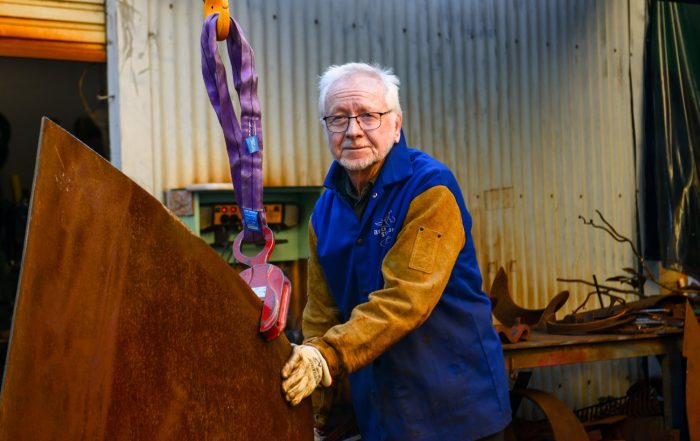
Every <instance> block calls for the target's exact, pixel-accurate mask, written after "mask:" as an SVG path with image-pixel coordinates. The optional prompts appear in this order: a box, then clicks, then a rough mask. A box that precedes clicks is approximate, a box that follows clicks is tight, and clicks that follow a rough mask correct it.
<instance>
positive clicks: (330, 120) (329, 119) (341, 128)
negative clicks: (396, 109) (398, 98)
mask: <svg viewBox="0 0 700 441" xmlns="http://www.w3.org/2000/svg"><path fill="white" fill-rule="evenodd" d="M389 112H391V109H389V110H387V111H386V112H365V113H360V114H359V115H356V116H341V115H331V116H324V117H323V118H321V119H322V120H323V122H325V123H326V128H327V129H328V131H329V132H332V133H343V132H345V131H346V130H347V129H348V127H349V126H350V120H351V119H353V118H354V119H355V120H357V124H359V125H360V128H361V129H362V130H374V129H378V128H379V127H380V126H381V125H382V116H384V115H386V114H387V113H389Z"/></svg>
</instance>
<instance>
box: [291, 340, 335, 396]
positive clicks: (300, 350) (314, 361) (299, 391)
mask: <svg viewBox="0 0 700 441" xmlns="http://www.w3.org/2000/svg"><path fill="white" fill-rule="evenodd" d="M282 378H283V379H284V380H283V381H282V390H283V391H284V398H285V399H286V400H287V401H289V403H291V404H292V406H296V405H297V404H299V403H300V402H301V400H303V399H304V398H306V397H308V396H309V395H311V392H313V391H314V389H316V387H318V385H319V384H322V385H323V386H326V387H328V386H330V385H331V383H332V382H333V380H332V378H331V373H330V371H329V370H328V363H326V359H325V358H323V355H321V352H320V351H319V350H318V349H316V348H315V347H313V346H311V345H295V344H292V355H290V356H289V359H288V360H287V363H285V365H284V367H283V368H282Z"/></svg>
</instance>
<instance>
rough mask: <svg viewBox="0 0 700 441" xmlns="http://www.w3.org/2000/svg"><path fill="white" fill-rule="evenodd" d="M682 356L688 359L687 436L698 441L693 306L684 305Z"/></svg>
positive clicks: (699, 387) (698, 356) (699, 381)
mask: <svg viewBox="0 0 700 441" xmlns="http://www.w3.org/2000/svg"><path fill="white" fill-rule="evenodd" d="M683 356H684V357H685V358H687V359H688V370H687V372H686V385H685V403H686V416H687V418H688V434H689V435H690V439H691V441H698V440H700V418H699V417H698V415H700V324H699V323H698V319H697V317H696V316H695V313H694V311H693V305H692V304H691V303H690V302H687V303H686V305H685V325H684V330H683Z"/></svg>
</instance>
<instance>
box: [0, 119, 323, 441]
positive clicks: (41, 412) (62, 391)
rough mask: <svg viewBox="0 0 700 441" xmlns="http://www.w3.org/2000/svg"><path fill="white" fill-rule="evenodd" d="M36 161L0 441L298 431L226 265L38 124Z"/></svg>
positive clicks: (307, 408) (182, 438) (253, 302)
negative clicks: (39, 137) (39, 132)
mask: <svg viewBox="0 0 700 441" xmlns="http://www.w3.org/2000/svg"><path fill="white" fill-rule="evenodd" d="M37 161H38V164H37V174H36V177H35V181H34V190H33V194H32V202H31V210H30V211H31V212H30V220H29V226H28V228H29V234H28V237H27V243H26V246H25V253H24V261H23V266H22V274H21V277H20V288H19V292H18V297H17V306H16V310H15V316H14V323H13V329H12V335H11V338H10V347H9V351H8V356H7V365H6V371H5V377H4V383H3V392H2V397H1V402H0V440H3V441H4V440H7V441H10V440H29V439H31V440H35V441H41V440H78V439H86V440H88V439H89V440H154V441H155V440H178V441H186V440H202V439H211V440H241V441H242V440H253V439H271V440H291V441H295V440H312V439H313V419H312V415H311V403H310V400H305V402H303V403H301V405H299V406H296V407H293V408H292V407H290V406H288V405H287V404H286V403H285V401H284V399H283V397H282V395H281V390H280V370H281V368H282V365H283V363H284V361H285V360H286V358H287V356H288V355H289V353H290V351H291V347H290V345H289V343H288V341H287V340H286V338H284V336H281V337H280V338H278V339H276V340H274V341H272V342H266V341H265V340H264V338H263V337H262V336H260V334H259V332H258V327H259V320H260V312H261V308H262V302H261V301H260V300H259V299H258V298H257V297H256V296H255V295H254V294H253V292H252V291H251V290H250V288H249V287H248V286H247V285H246V284H245V283H244V282H243V281H242V280H241V279H240V277H239V276H238V275H237V274H236V272H235V270H233V269H232V268H231V267H229V266H228V265H227V264H226V262H224V260H223V259H222V258H221V257H220V256H219V255H218V254H217V253H216V252H215V251H214V250H212V249H211V248H210V247H209V246H208V245H207V244H206V243H204V242H203V241H202V240H201V239H200V238H198V237H197V236H195V235H194V234H192V233H191V232H190V231H189V230H188V229H187V228H186V227H185V226H184V225H183V224H182V223H181V222H179V221H178V219H177V218H175V217H174V216H173V215H172V214H170V213H169V212H168V211H167V210H166V209H165V208H164V207H163V205H162V204H161V203H160V202H159V201H158V200H156V199H155V198H153V197H152V196H150V195H149V194H148V193H147V192H146V191H144V190H143V189H142V188H140V187H139V186H138V185H136V184H135V183H134V182H132V181H131V180H129V179H128V178H127V177H126V176H125V175H123V174H122V173H121V172H119V171H118V170H116V169H115V168H114V167H112V165H111V164H110V163H108V162H106V161H104V160H103V159H101V158H100V157H99V156H98V155H96V154H94V153H93V152H92V151H91V150H90V149H89V148H87V147H86V146H84V145H83V144H81V143H80V142H79V141H78V140H76V139H75V138H73V137H72V136H70V135H69V134H68V133H66V132H65V131H63V130H62V129H61V128H60V127H58V126H57V125H55V124H54V123H52V122H51V121H49V120H47V119H44V121H43V124H42V133H41V140H40V149H39V154H38V159H37Z"/></svg>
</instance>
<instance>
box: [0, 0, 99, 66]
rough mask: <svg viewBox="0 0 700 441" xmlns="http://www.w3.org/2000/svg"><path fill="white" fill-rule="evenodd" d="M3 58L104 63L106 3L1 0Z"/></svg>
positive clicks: (93, 1)
mask: <svg viewBox="0 0 700 441" xmlns="http://www.w3.org/2000/svg"><path fill="white" fill-rule="evenodd" d="M0 55H2V56H10V57H31V58H49V59H59V60H72V61H99V62H104V61H105V60H106V52H105V2H104V0H60V1H52V0H0Z"/></svg>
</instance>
